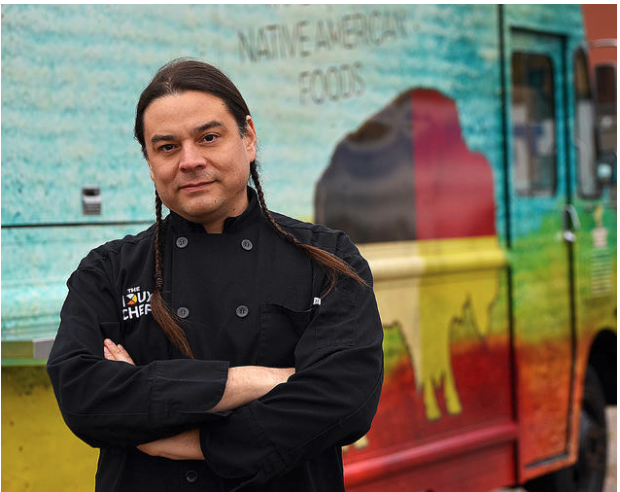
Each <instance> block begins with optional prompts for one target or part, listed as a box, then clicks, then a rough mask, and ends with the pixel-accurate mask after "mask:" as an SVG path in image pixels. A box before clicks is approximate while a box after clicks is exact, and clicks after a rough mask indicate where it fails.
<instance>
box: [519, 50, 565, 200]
mask: <svg viewBox="0 0 620 492" xmlns="http://www.w3.org/2000/svg"><path fill="white" fill-rule="evenodd" d="M555 125H556V123H555V103H554V84H553V66H552V63H551V59H550V58H549V57H548V56H544V55H538V54H529V53H519V52H515V53H514V54H513V56H512V126H513V154H514V182H515V188H516V191H517V193H518V194H519V195H552V194H554V192H555V182H556V171H555V169H556V130H555Z"/></svg>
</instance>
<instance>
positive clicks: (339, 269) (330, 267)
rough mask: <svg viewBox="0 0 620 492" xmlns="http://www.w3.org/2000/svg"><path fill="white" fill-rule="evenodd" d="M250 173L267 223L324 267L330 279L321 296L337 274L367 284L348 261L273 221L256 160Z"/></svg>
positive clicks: (333, 282)
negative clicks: (305, 241)
mask: <svg viewBox="0 0 620 492" xmlns="http://www.w3.org/2000/svg"><path fill="white" fill-rule="evenodd" d="M250 175H251V176H252V181H253V182H254V186H255V188H256V194H257V195H258V202H259V203H260V206H261V209H262V211H263V215H264V216H265V218H266V219H267V221H268V222H269V224H271V227H273V228H274V229H275V230H276V232H277V233H278V234H280V235H281V236H282V237H283V238H284V239H286V240H287V241H288V242H289V243H291V244H293V245H295V246H297V247H298V248H300V249H302V250H303V251H304V252H305V253H306V254H307V255H308V256H309V257H310V259H311V260H313V261H315V262H316V263H318V264H319V265H321V266H323V267H324V268H325V271H326V273H327V276H328V277H329V280H330V286H329V289H327V292H325V294H323V297H324V296H326V295H327V294H329V293H330V292H331V291H332V289H333V288H334V285H336V280H337V279H338V275H344V276H347V277H351V278H352V279H353V280H355V281H356V282H358V283H359V284H361V285H365V286H367V285H368V284H367V283H366V281H365V280H364V279H363V278H361V277H360V276H359V275H358V274H357V273H356V272H355V270H353V269H352V268H351V267H350V266H349V265H348V263H346V262H344V261H343V260H341V259H340V258H338V257H337V256H334V255H333V254H331V253H328V252H327V251H325V250H323V249H320V248H317V247H316V246H311V245H309V244H305V243H302V242H301V241H300V240H299V239H297V238H296V237H295V236H294V235H293V234H291V233H290V232H286V231H285V230H284V229H282V228H281V227H280V225H279V224H278V223H277V222H276V221H275V219H274V218H273V216H272V215H271V212H270V211H269V209H268V208H267V204H266V203H265V195H264V193H263V188H262V187H261V184H260V178H259V176H258V169H257V167H256V161H252V162H251V163H250Z"/></svg>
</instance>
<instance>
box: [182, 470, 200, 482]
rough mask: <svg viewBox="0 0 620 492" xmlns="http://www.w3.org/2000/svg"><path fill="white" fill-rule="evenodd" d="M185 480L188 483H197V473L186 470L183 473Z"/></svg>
mask: <svg viewBox="0 0 620 492" xmlns="http://www.w3.org/2000/svg"><path fill="white" fill-rule="evenodd" d="M185 480H187V481H188V482H189V483H196V482H197V481H198V473H197V472H196V471H195V470H187V471H186V472H185Z"/></svg>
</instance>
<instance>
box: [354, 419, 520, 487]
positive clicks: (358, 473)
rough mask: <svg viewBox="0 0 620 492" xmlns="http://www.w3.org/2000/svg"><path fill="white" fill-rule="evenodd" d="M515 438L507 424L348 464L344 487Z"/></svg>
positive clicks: (515, 428)
mask: <svg viewBox="0 0 620 492" xmlns="http://www.w3.org/2000/svg"><path fill="white" fill-rule="evenodd" d="M516 437H517V425H516V424H515V423H512V422H509V423H504V424H498V425H494V426H490V427H485V428H482V429H476V430H472V431H470V432H465V433H463V434H460V435H457V436H454V437H450V438H447V439H443V440H437V441H432V442H430V443H428V444H425V445H421V446H416V447H411V448H408V449H404V450H401V451H397V452H394V453H391V454H380V455H378V456H376V457H374V458H370V459H367V460H363V461H360V462H357V463H351V464H350V465H348V466H347V468H346V473H345V479H346V483H347V485H351V486H353V485H357V484H362V483H364V482H369V481H373V480H377V479H380V478H382V477H383V476H384V475H392V474H396V473H401V472H403V471H406V470H408V469H410V468H415V467H419V466H422V465H429V464H432V463H435V462H437V461H444V460H449V459H451V458H454V457H459V456H461V455H463V454H469V453H477V452H478V451H480V450H481V449H484V448H488V447H490V446H494V445H497V444H509V445H510V444H511V443H512V442H514V440H515V439H516Z"/></svg>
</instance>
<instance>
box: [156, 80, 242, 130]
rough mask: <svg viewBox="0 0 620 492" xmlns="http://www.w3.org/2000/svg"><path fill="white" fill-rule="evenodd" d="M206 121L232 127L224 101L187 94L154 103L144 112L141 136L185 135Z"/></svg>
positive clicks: (195, 93)
mask: <svg viewBox="0 0 620 492" xmlns="http://www.w3.org/2000/svg"><path fill="white" fill-rule="evenodd" d="M210 121H218V122H220V123H222V124H223V125H224V126H229V125H233V126H236V123H235V120H234V118H233V116H232V115H231V114H230V112H229V111H228V109H227V108H226V104H224V101H223V100H222V99H220V98H219V97H217V96H214V95H212V94H207V93H205V92H197V91H187V92H181V93H176V94H169V95H166V96H163V97H160V98H158V99H155V100H154V101H153V102H152V103H151V104H149V105H148V107H147V108H146V110H145V111H144V135H145V137H146V139H147V140H148V139H149V135H153V134H156V133H157V134H160V133H166V134H168V133H170V134H173V135H176V134H177V133H179V132H184V131H189V130H192V129H194V128H196V127H197V126H200V125H203V124H205V123H207V122H210Z"/></svg>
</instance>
